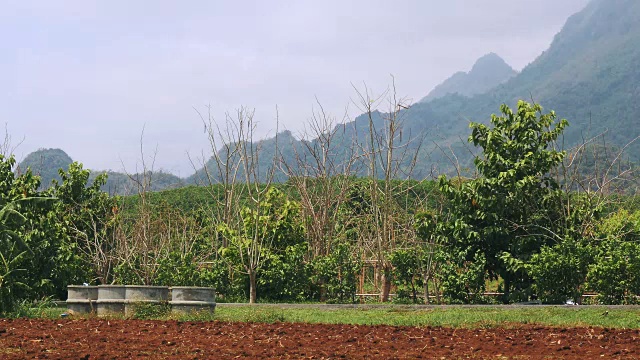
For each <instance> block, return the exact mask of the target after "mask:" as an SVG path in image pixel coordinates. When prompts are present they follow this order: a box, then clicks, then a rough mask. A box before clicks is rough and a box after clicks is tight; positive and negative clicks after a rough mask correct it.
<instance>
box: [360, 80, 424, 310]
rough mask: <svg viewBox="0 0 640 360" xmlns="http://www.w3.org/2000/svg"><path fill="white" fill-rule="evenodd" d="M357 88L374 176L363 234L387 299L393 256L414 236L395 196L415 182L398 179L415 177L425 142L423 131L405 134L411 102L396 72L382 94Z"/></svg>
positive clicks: (365, 150) (366, 152)
mask: <svg viewBox="0 0 640 360" xmlns="http://www.w3.org/2000/svg"><path fill="white" fill-rule="evenodd" d="M356 93H357V96H358V98H357V102H356V105H357V106H358V107H359V109H360V110H361V111H363V112H364V113H365V116H366V125H367V131H366V132H365V134H366V140H365V141H363V142H362V143H361V144H359V146H360V147H361V154H362V158H363V159H364V163H365V165H366V168H367V175H368V176H369V178H370V179H371V181H369V182H368V183H367V184H368V185H369V188H368V193H369V194H368V195H369V196H368V197H369V208H370V213H369V214H368V215H369V216H370V217H369V219H368V220H367V223H368V224H367V226H366V228H364V229H362V230H363V231H362V234H361V235H362V236H363V237H364V239H363V240H364V241H363V243H364V244H365V246H367V247H368V249H367V252H368V253H369V254H371V256H372V257H373V259H375V260H376V262H377V266H378V268H379V269H380V270H381V271H380V273H381V276H382V281H381V283H382V289H381V290H382V291H381V292H380V301H383V302H384V301H388V300H389V293H390V291H391V284H392V270H393V265H392V263H391V261H390V259H389V255H390V254H391V252H392V251H393V250H394V249H396V248H397V247H398V246H404V245H406V244H407V243H410V242H415V240H416V234H415V228H414V227H413V226H412V224H411V221H410V219H411V216H410V215H409V214H408V212H407V209H406V207H404V206H403V204H400V203H398V201H397V198H398V196H399V195H401V194H405V193H407V192H409V191H410V190H411V187H406V186H404V185H405V184H406V183H404V184H403V182H401V181H398V180H408V179H410V178H411V177H412V174H413V169H414V168H415V165H416V160H417V158H418V154H419V152H420V148H421V144H422V142H421V136H418V137H415V138H413V137H412V136H411V134H410V133H408V134H407V133H404V134H403V131H404V130H406V129H404V126H403V120H404V117H405V115H406V114H407V109H409V108H410V106H409V105H407V104H406V101H405V100H404V99H399V98H398V97H397V94H396V88H395V80H394V79H393V77H392V85H391V87H390V88H389V89H388V90H387V91H386V92H384V93H383V94H382V96H379V97H374V96H372V95H371V94H370V92H369V89H368V88H366V87H365V89H364V91H359V90H358V89H356ZM385 102H386V105H387V106H388V111H387V112H386V113H380V112H379V111H377V110H376V107H377V106H379V105H380V104H381V103H385Z"/></svg>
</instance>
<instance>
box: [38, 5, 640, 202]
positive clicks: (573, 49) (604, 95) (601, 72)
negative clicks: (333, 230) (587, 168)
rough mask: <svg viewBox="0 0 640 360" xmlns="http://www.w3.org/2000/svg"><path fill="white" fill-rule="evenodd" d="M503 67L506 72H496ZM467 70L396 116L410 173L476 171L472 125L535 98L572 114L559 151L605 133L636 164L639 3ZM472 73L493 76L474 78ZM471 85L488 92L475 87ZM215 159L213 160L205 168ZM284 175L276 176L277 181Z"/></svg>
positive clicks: (581, 19) (264, 159)
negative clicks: (516, 67) (518, 54)
mask: <svg viewBox="0 0 640 360" xmlns="http://www.w3.org/2000/svg"><path fill="white" fill-rule="evenodd" d="M500 69H502V70H500ZM499 73H502V74H503V76H498V75H499ZM463 74H464V76H462V75H454V76H453V77H452V78H451V79H454V78H456V79H457V78H460V79H463V78H464V79H466V80H465V81H467V84H466V85H459V84H461V83H462V82H459V81H460V80H455V81H454V80H451V79H450V80H451V81H447V82H445V83H443V84H442V85H440V86H439V87H438V88H437V89H434V90H433V91H432V92H431V93H429V95H427V97H426V98H425V99H424V101H420V102H418V103H416V104H414V105H413V106H411V107H409V108H408V109H407V110H402V111H401V112H400V114H398V116H399V118H401V119H402V122H403V124H402V128H401V129H399V130H398V132H399V133H401V134H404V136H403V139H404V141H405V142H406V139H408V138H415V137H420V138H422V142H421V143H422V147H421V148H420V149H419V156H418V157H417V163H416V166H415V171H414V173H413V176H414V177H416V178H422V177H426V176H430V175H432V174H433V173H442V172H446V173H452V172H453V170H454V163H455V164H456V165H458V166H460V167H462V168H463V171H464V168H468V169H472V168H473V162H472V156H471V155H472V154H473V152H474V151H476V149H474V148H473V147H472V146H471V145H470V144H469V143H468V142H467V141H466V139H467V137H468V136H469V122H470V121H474V122H483V123H488V121H489V119H490V116H491V114H492V113H497V112H498V111H499V107H500V105H501V104H503V103H506V104H507V105H510V106H515V104H516V102H517V100H519V99H525V100H528V101H531V100H532V99H533V100H534V101H536V102H538V103H540V104H541V105H542V106H543V107H544V108H545V110H546V111H549V110H554V111H555V112H556V114H557V115H558V118H566V119H568V120H569V123H570V126H569V127H568V128H567V129H566V130H565V133H564V138H563V139H562V141H563V145H564V146H565V147H571V146H574V145H576V144H580V143H583V142H584V141H588V140H589V139H590V138H591V137H593V136H595V135H598V134H602V133H604V134H605V135H606V145H607V146H611V147H612V148H616V149H626V155H627V156H628V159H627V158H625V159H627V160H628V161H630V162H634V163H638V161H639V160H640V141H635V142H634V141H633V140H634V139H636V137H638V136H639V135H640V115H638V114H640V1H638V0H592V1H591V2H590V3H589V4H588V5H587V6H586V7H585V8H584V9H583V10H582V11H580V12H578V13H577V14H575V15H573V16H571V17H570V18H569V19H568V20H567V22H566V24H565V25H564V27H563V28H562V30H561V31H560V32H559V33H558V34H557V35H556V36H555V38H554V39H553V42H552V43H551V45H550V47H549V48H548V49H547V50H546V51H544V52H543V53H542V54H541V55H540V56H539V57H538V58H537V59H535V60H534V61H533V62H532V63H531V64H529V65H528V66H526V67H525V68H524V69H523V70H522V71H521V72H520V73H518V74H513V69H511V68H510V67H509V66H508V65H506V64H505V63H504V61H503V60H502V59H500V58H499V57H498V56H497V55H494V54H489V55H487V56H485V57H483V58H481V59H479V60H478V61H477V62H476V64H475V65H474V66H473V68H472V69H471V71H469V72H468V73H463ZM469 79H472V80H469ZM473 79H483V80H487V79H490V80H491V81H489V80H487V81H480V80H476V81H475V82H474V81H473ZM505 80H506V81H505ZM456 84H457V85H456ZM476 85H478V86H479V85H483V86H484V88H483V89H479V88H473V87H474V86H476ZM456 86H457V87H456ZM469 88H473V89H469ZM371 115H372V116H371V120H372V123H373V124H374V126H375V127H376V128H377V129H382V128H383V125H384V122H385V120H384V119H385V117H386V116H387V115H386V114H384V113H380V112H377V111H376V112H373V113H372V114H371ZM369 120H370V119H369V116H368V115H367V114H363V115H360V116H358V117H356V118H355V119H354V120H353V121H352V122H349V123H345V124H339V125H337V126H336V128H335V133H336V139H335V142H334V144H333V148H332V149H331V151H330V153H331V154H333V157H334V159H332V161H334V160H336V161H338V162H339V161H340V159H341V157H343V156H344V154H345V153H346V152H347V151H346V149H348V148H349V147H350V146H352V144H353V142H354V141H357V142H358V143H359V144H360V145H359V150H360V151H361V152H366V151H367V147H366V144H367V143H368V139H367V136H366V134H367V130H368V127H369ZM378 140H380V139H378ZM380 143H383V141H381V142H380ZM275 144H276V141H275V139H274V138H271V139H265V140H262V141H259V142H257V143H256V144H255V145H254V147H256V148H260V149H262V154H261V155H260V169H261V170H262V169H266V168H267V166H268V165H269V163H270V162H271V159H272V158H273V156H275V154H276V146H275ZM318 144H319V142H318V140H317V139H308V140H298V139H296V138H295V137H293V136H292V135H291V133H289V132H285V133H281V134H279V135H278V150H279V152H280V153H281V154H282V156H283V157H284V158H285V159H288V161H289V162H291V163H293V162H294V159H295V158H296V154H297V155H298V156H302V157H304V156H306V155H307V154H305V152H304V151H305V150H304V149H305V148H309V146H311V147H313V146H316V145H318ZM362 144H365V145H362ZM412 146H415V144H413V145H412ZM403 149H406V147H405V148H403ZM453 154H455V156H453ZM35 158H36V159H38V156H35ZM43 163H44V162H43ZM36 164H37V162H36ZM214 164H215V163H214V162H212V161H209V163H208V166H209V168H210V170H211V169H212V166H213V165H214ZM362 169H363V167H362V166H360V168H359V169H356V171H355V173H356V174H360V175H362V174H364V173H366V171H364V170H362ZM469 171H470V170H469ZM203 175H204V172H203V171H202V170H199V171H198V172H196V174H194V175H193V176H191V177H189V178H188V179H184V180H183V179H179V178H177V177H175V176H173V175H171V174H166V173H162V172H160V173H158V174H154V176H159V177H160V178H162V179H161V181H157V182H156V184H157V185H156V187H152V188H153V189H160V188H161V187H163V186H172V187H178V186H182V184H184V183H189V184H191V183H207V181H204V180H205V178H204V176H203ZM110 177H111V178H112V180H110V181H115V180H114V179H116V178H117V179H119V180H117V182H115V183H113V185H112V186H113V189H115V190H114V191H115V192H118V193H122V192H123V191H124V190H123V189H125V188H127V189H135V186H134V185H135V181H133V182H132V181H131V179H130V178H128V177H127V176H126V175H124V174H119V175H118V173H111V174H110ZM125 177H126V178H125ZM239 178H242V176H240V177H239ZM283 179H284V178H283V177H282V176H280V177H278V180H283Z"/></svg>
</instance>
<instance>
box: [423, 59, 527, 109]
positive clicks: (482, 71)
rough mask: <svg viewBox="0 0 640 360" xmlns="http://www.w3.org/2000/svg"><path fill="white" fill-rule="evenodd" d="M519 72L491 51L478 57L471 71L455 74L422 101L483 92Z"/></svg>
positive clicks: (468, 95) (467, 95) (469, 95)
mask: <svg viewBox="0 0 640 360" xmlns="http://www.w3.org/2000/svg"><path fill="white" fill-rule="evenodd" d="M517 73H518V72H517V71H515V70H514V69H513V68H511V66H509V64H507V63H506V62H505V61H504V60H503V59H502V58H501V57H500V56H498V55H497V54H495V53H489V54H487V55H485V56H483V57H481V58H480V59H478V60H477V61H476V63H475V64H474V65H473V67H472V68H471V71H469V72H463V71H460V72H457V73H455V74H453V75H452V76H451V77H449V78H448V79H447V80H445V81H444V82H443V83H442V84H440V85H438V86H436V87H435V88H434V89H433V90H431V92H430V93H429V94H428V95H427V96H426V97H424V98H423V99H422V100H420V101H430V100H434V99H437V98H441V97H444V96H447V95H452V94H460V95H462V96H466V97H471V96H473V95H477V94H482V93H485V92H487V91H489V90H490V89H492V88H494V87H496V86H498V85H500V84H502V83H504V82H506V81H507V80H509V79H510V78H512V77H513V76H515V75H516V74H517Z"/></svg>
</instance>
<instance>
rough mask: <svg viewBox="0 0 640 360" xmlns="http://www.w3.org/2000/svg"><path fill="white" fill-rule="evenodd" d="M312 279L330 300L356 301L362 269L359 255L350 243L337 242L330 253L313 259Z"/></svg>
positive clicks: (322, 295)
mask: <svg viewBox="0 0 640 360" xmlns="http://www.w3.org/2000/svg"><path fill="white" fill-rule="evenodd" d="M312 267H313V275H312V278H311V279H312V280H313V282H314V283H315V284H316V286H317V287H318V288H319V289H320V291H321V298H322V297H324V298H325V299H323V300H326V301H328V302H339V303H344V302H352V303H353V302H355V301H356V290H357V281H358V277H357V274H358V272H359V271H360V270H361V269H362V263H361V261H360V260H359V257H358V256H357V255H356V253H355V252H354V251H353V249H352V248H351V246H350V245H349V243H347V242H337V243H335V244H334V245H333V247H332V251H331V253H330V254H328V255H325V256H318V257H316V258H315V259H314V260H313V263H312Z"/></svg>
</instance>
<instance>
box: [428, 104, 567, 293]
mask: <svg viewBox="0 0 640 360" xmlns="http://www.w3.org/2000/svg"><path fill="white" fill-rule="evenodd" d="M500 110H501V112H502V114H501V115H500V116H498V115H492V116H491V125H492V126H491V127H489V126H487V125H484V124H480V123H471V124H470V127H471V129H472V134H471V136H470V137H469V141H470V142H472V143H473V144H474V145H475V146H479V147H480V148H481V149H482V155H481V156H476V158H475V161H474V163H475V165H476V168H477V169H478V172H479V174H480V175H481V177H479V178H477V179H473V180H469V181H463V182H458V183H454V182H452V181H451V180H450V179H446V178H445V177H444V176H443V177H441V179H440V188H441V191H442V192H443V193H444V194H446V195H447V197H448V199H449V201H450V205H451V212H452V221H453V224H452V225H453V226H452V232H451V236H452V240H454V241H457V242H458V244H459V246H461V247H463V248H470V249H471V251H470V252H469V253H470V254H475V253H476V251H480V252H481V253H482V254H483V255H484V256H485V258H486V270H487V271H488V273H489V275H490V276H500V277H501V278H502V279H503V280H504V292H505V298H504V301H505V302H506V301H508V300H509V297H510V292H511V290H512V289H511V288H512V286H515V288H516V289H517V290H524V289H526V288H528V287H529V285H530V283H531V280H530V279H529V278H528V277H527V275H526V272H525V271H524V269H523V268H522V267H518V266H514V264H521V263H522V261H527V260H529V259H530V258H531V256H532V255H533V254H535V253H537V252H539V250H540V248H541V247H542V246H543V245H546V244H551V243H553V242H555V241H559V240H560V239H561V238H560V237H559V236H558V234H556V233H555V232H554V224H555V223H556V222H557V220H558V218H559V217H561V212H558V211H556V210H557V206H556V205H557V204H558V203H559V202H560V201H559V199H560V192H559V191H558V189H559V187H558V183H557V182H556V181H555V180H554V179H553V178H552V177H551V176H550V172H551V171H552V170H553V169H554V168H555V167H557V166H558V165H559V164H560V163H561V162H562V160H563V157H564V154H565V153H564V152H563V151H559V150H557V149H555V147H554V145H555V141H556V140H557V139H558V137H559V136H560V135H561V134H562V132H563V130H564V129H565V127H566V126H567V125H568V123H567V121H566V120H564V119H563V120H560V121H559V122H556V115H555V113H554V112H553V111H552V112H550V113H547V114H543V113H542V107H540V105H537V104H534V105H532V104H529V103H527V102H525V101H519V102H518V107H517V110H516V111H515V112H514V111H512V110H511V109H510V108H509V107H508V106H507V105H502V106H501V108H500Z"/></svg>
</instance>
